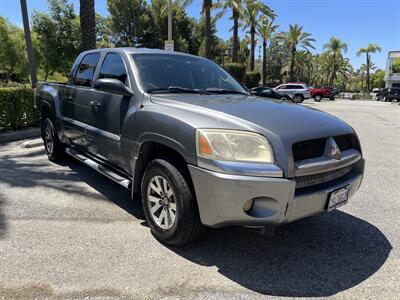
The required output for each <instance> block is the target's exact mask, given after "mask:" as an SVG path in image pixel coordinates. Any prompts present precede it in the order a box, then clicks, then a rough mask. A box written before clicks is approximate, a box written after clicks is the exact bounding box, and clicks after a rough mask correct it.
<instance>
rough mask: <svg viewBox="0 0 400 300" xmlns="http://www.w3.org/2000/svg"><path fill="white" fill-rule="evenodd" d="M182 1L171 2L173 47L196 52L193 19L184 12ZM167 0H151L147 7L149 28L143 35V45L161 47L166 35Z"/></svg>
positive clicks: (198, 42) (196, 41)
mask: <svg viewBox="0 0 400 300" xmlns="http://www.w3.org/2000/svg"><path fill="white" fill-rule="evenodd" d="M185 6H186V3H185V2H184V1H182V0H181V1H174V2H173V19H172V27H173V28H172V31H173V34H174V48H175V50H176V51H180V52H189V53H193V54H197V53H198V50H199V46H200V41H198V40H197V36H196V35H195V34H194V29H195V23H196V21H195V19H193V18H190V17H188V16H187V14H186V13H185V10H184V7H185ZM167 8H168V0H152V1H151V3H150V4H149V6H148V7H147V14H148V16H149V17H148V18H149V23H148V24H149V26H148V27H149V29H148V30H147V31H146V33H145V35H144V36H143V46H145V47H149V48H163V47H164V41H165V40H166V39H167V37H168V27H167V26H166V24H167V23H168V14H167V12H168V10H167Z"/></svg>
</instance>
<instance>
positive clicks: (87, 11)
mask: <svg viewBox="0 0 400 300" xmlns="http://www.w3.org/2000/svg"><path fill="white" fill-rule="evenodd" d="M79 16H80V22H81V33H82V50H83V51H86V50H90V49H95V48H96V12H95V9H94V0H80V11H79Z"/></svg>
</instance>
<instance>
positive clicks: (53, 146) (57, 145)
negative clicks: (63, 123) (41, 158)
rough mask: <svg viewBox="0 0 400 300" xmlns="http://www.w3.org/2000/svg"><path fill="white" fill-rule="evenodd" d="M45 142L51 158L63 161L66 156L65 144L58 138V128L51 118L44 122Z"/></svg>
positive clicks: (48, 155)
mask: <svg viewBox="0 0 400 300" xmlns="http://www.w3.org/2000/svg"><path fill="white" fill-rule="evenodd" d="M43 142H44V148H45V150H46V154H47V157H48V158H49V160H51V161H61V160H63V159H64V158H65V145H63V144H62V143H61V142H60V140H59V139H58V135H57V131H56V128H55V126H54V124H53V122H52V121H51V120H50V119H49V118H46V119H45V120H44V122H43Z"/></svg>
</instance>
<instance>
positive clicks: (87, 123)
mask: <svg viewBox="0 0 400 300" xmlns="http://www.w3.org/2000/svg"><path fill="white" fill-rule="evenodd" d="M35 106H36V108H37V109H38V111H39V112H40V120H41V130H42V138H43V140H44V146H45V150H46V153H47V156H48V158H49V159H50V160H51V161H57V160H62V159H63V157H64V154H65V153H67V154H69V155H71V156H72V157H74V158H76V159H77V160H79V161H81V162H82V163H84V164H86V165H87V166H89V167H91V168H93V169H94V170H96V171H98V172H99V173H101V174H103V175H105V176H107V177H108V178H110V179H111V180H113V181H115V182H116V183H118V184H120V185H121V186H123V187H125V188H127V189H128V190H130V192H131V195H132V198H133V199H140V196H138V194H139V193H140V194H141V201H142V205H143V210H144V213H145V217H146V220H147V223H148V224H149V227H150V228H151V230H152V232H153V234H154V236H155V237H156V238H157V239H158V240H160V241H161V242H163V243H166V244H169V245H175V246H181V245H185V244H187V243H189V242H190V241H192V240H194V239H196V238H197V237H199V236H200V234H201V233H202V232H203V230H204V228H205V226H210V227H223V226H228V225H241V226H252V227H254V226H256V227H264V226H268V225H274V226H275V225H278V224H284V223H288V222H292V221H295V220H298V219H302V218H305V217H308V216H311V215H314V214H318V213H322V212H329V211H332V210H333V209H335V208H337V207H338V206H341V205H344V204H346V203H347V201H348V199H349V198H350V197H351V196H352V195H353V194H354V193H355V192H356V191H357V189H358V188H359V186H360V184H361V180H362V177H363V172H364V171H363V170H364V159H363V156H362V151H361V147H360V143H359V141H358V138H357V135H356V133H355V132H354V130H353V129H352V128H351V126H349V125H348V124H346V123H345V122H344V121H341V120H339V119H338V118H336V117H334V116H331V115H329V114H327V113H324V112H321V111H318V110H315V109H310V108H307V107H304V106H300V105H296V104H293V103H289V102H280V101H279V102H278V101H272V100H268V99H261V98H260V97H255V96H252V95H250V94H249V93H248V92H247V91H246V89H245V88H244V87H243V86H242V85H241V84H240V83H239V82H238V81H236V80H235V79H234V78H233V77H232V76H231V75H230V74H229V73H227V72H226V71H225V70H224V69H223V68H221V67H220V66H218V65H217V64H215V63H214V62H212V61H210V60H207V59H204V58H200V57H196V56H192V55H189V54H184V53H178V52H166V51H162V50H151V49H140V48H115V49H96V50H91V51H86V52H83V53H82V54H80V55H79V56H78V58H77V59H76V61H75V63H74V65H73V67H72V69H71V72H70V75H69V79H68V83H66V84H60V83H46V82H40V83H39V84H38V85H37V88H36V94H35Z"/></svg>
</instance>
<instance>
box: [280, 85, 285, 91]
mask: <svg viewBox="0 0 400 300" xmlns="http://www.w3.org/2000/svg"><path fill="white" fill-rule="evenodd" d="M286 89H287V85H281V86H280V87H278V90H286Z"/></svg>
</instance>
